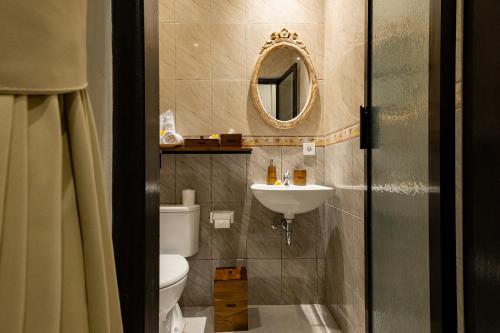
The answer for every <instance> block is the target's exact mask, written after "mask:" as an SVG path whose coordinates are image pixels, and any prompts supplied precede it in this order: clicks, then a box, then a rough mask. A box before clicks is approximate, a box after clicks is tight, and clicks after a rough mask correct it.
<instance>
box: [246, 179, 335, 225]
mask: <svg viewBox="0 0 500 333" xmlns="http://www.w3.org/2000/svg"><path fill="white" fill-rule="evenodd" d="M250 188H251V189H252V192H253V194H254V195H255V197H256V198H257V200H259V201H260V203H261V204H263V205H264V206H266V207H267V208H269V209H270V210H272V211H274V212H277V213H282V214H284V215H285V219H293V218H294V217H295V214H301V213H306V212H309V211H311V210H313V209H316V208H318V207H319V206H321V205H322V204H323V203H324V202H325V200H326V199H327V198H328V196H329V195H330V192H331V191H332V190H333V189H332V188H331V187H326V186H320V185H306V186H296V185H266V184H253V185H252V186H251V187H250Z"/></svg>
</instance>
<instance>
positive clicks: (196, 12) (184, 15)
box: [175, 0, 211, 23]
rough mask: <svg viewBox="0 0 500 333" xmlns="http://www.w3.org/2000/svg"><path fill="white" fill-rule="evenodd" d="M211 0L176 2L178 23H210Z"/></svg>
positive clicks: (176, 0)
mask: <svg viewBox="0 0 500 333" xmlns="http://www.w3.org/2000/svg"><path fill="white" fill-rule="evenodd" d="M210 18H211V0H175V21H176V22H177V23H195V22H210Z"/></svg>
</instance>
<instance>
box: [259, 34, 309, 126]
mask: <svg viewBox="0 0 500 333" xmlns="http://www.w3.org/2000/svg"><path fill="white" fill-rule="evenodd" d="M250 90H251V96H252V100H253V103H254V105H255V108H256V109H257V112H259V114H260V115H261V117H262V119H263V120H264V121H265V122H266V123H268V124H269V125H271V126H274V127H276V128H282V129H286V128H292V127H295V126H297V125H298V124H299V123H300V122H301V121H302V120H303V119H304V118H305V117H306V116H307V115H308V114H309V112H310V111H311V109H312V108H313V107H314V105H315V101H316V97H317V90H318V82H317V79H316V73H315V71H314V67H313V64H312V61H311V58H310V57H309V52H308V51H307V48H306V46H305V45H304V43H303V42H302V40H301V39H300V38H299V36H298V35H297V34H296V33H291V32H289V31H288V30H287V29H282V30H281V31H280V32H275V33H273V34H271V39H270V40H268V41H267V42H266V43H265V44H264V46H263V47H262V50H261V52H260V56H259V59H258V60H257V63H256V65H255V69H254V73H253V76H252V82H251V86H250Z"/></svg>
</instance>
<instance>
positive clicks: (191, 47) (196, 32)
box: [175, 23, 210, 79]
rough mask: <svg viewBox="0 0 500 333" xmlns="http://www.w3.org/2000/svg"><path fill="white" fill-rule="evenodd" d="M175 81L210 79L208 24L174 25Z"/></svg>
mask: <svg viewBox="0 0 500 333" xmlns="http://www.w3.org/2000/svg"><path fill="white" fill-rule="evenodd" d="M175 28H176V34H175V35H176V39H175V41H176V57H175V76H176V79H210V24H208V23H206V24H205V23H203V24H196V23H186V24H176V25H175Z"/></svg>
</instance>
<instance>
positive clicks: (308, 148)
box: [302, 142, 316, 155]
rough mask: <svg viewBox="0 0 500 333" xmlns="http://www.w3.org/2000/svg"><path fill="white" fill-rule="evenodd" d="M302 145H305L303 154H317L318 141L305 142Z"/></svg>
mask: <svg viewBox="0 0 500 333" xmlns="http://www.w3.org/2000/svg"><path fill="white" fill-rule="evenodd" d="M302 147H303V154H304V155H316V143H315V142H305V143H304V144H303V146H302Z"/></svg>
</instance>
